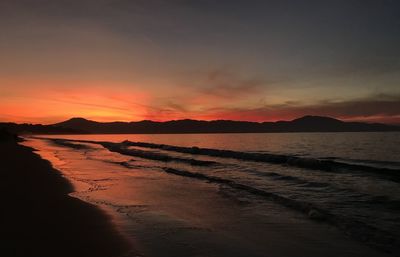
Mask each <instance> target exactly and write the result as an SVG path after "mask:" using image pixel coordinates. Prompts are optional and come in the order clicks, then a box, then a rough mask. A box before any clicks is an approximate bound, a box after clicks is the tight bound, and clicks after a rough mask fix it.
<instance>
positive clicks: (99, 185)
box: [10, 138, 396, 257]
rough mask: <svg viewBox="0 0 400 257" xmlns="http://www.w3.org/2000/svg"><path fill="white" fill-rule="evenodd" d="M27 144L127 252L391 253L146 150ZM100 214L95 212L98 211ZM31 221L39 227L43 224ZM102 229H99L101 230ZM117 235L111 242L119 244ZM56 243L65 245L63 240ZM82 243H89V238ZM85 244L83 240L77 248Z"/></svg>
mask: <svg viewBox="0 0 400 257" xmlns="http://www.w3.org/2000/svg"><path fill="white" fill-rule="evenodd" d="M58 143H60V142H58ZM23 144H24V145H27V146H30V147H34V148H35V149H38V151H37V153H38V154H39V155H40V156H41V157H42V158H44V159H47V160H49V161H50V162H51V163H52V164H53V165H54V167H55V168H56V169H57V170H59V171H60V172H61V173H62V175H63V176H64V177H65V178H67V179H68V180H69V181H70V183H71V184H72V185H73V188H74V192H72V193H71V195H72V196H73V197H76V198H78V199H81V200H84V201H85V202H88V203H90V204H93V205H96V206H97V207H99V208H100V209H102V210H103V211H104V212H105V213H106V214H107V216H108V217H109V218H110V217H111V220H112V221H113V223H112V225H113V227H114V229H115V230H116V231H118V233H119V234H120V235H122V236H123V238H121V237H112V238H113V239H117V238H118V240H121V239H122V240H126V241H128V242H129V244H130V246H131V248H130V249H131V252H126V253H125V255H124V256H138V255H139V256H155V257H158V256H160V257H166V256H168V257H169V256H171V257H173V256H215V257H219V256H237V257H249V256H254V257H261V256H268V257H274V256H277V257H278V256H279V257H302V256H332V257H333V256H349V257H351V256H371V257H372V256H376V257H379V256H393V253H392V254H388V253H385V251H381V250H378V249H375V248H374V247H371V246H368V244H364V243H363V242H360V241H358V240H355V239H354V238H353V237H352V236H351V235H350V234H348V235H346V232H345V231H343V230H341V229H338V228H337V227H335V226H332V225H331V224H329V223H327V222H325V221H324V220H318V217H317V218H316V219H313V218H310V215H307V214H304V213H301V212H297V211H295V210H293V209H292V208H288V207H287V206H283V205H282V204H280V203H279V202H275V201H274V200H273V199H269V198H265V197H260V196H259V195H255V194H253V193H252V192H246V191H243V190H238V188H234V187H232V186H231V185H229V184H227V185H224V184H220V183H217V182H218V181H216V182H213V181H207V180H201V179H200V180H198V179H193V178H191V177H186V176H180V175H176V174H173V173H168V172H166V170H165V169H164V168H165V167H163V166H164V165H166V166H167V167H168V166H169V165H171V167H172V166H173V167H175V168H176V166H174V165H175V164H172V163H173V162H171V163H170V162H167V163H165V164H163V163H162V162H160V161H159V160H152V159H151V160H149V159H144V158H143V157H144V156H142V157H139V158H137V157H132V156H127V155H121V154H120V153H116V152H112V151H109V150H107V149H105V148H103V147H101V146H98V145H96V144H90V143H86V144H85V143H79V144H78V143H77V142H62V144H57V143H55V142H54V141H49V140H42V139H35V138H27V141H25V142H23ZM17 148H20V147H17ZM22 149H24V151H26V152H27V153H28V152H29V149H27V148H23V147H22ZM134 153H136V152H134ZM153 157H154V156H153ZM35 158H37V156H36V157H35ZM182 158H183V157H182ZM19 160H20V159H19ZM180 160H181V159H180ZM10 161H11V160H10ZM15 162H16V161H14V162H13V163H15ZM46 163H47V162H46ZM168 163H170V164H168ZM47 165H48V163H47ZM177 165H178V164H177ZM179 165H180V168H183V167H186V166H184V165H186V164H182V165H183V166H182V165H181V164H179ZM179 165H178V166H179ZM193 169H195V167H193ZM203 169H204V170H205V169H211V168H210V167H203ZM214 169H216V168H215V167H214ZM291 169H292V168H291ZM219 172H222V170H220V171H219ZM57 176H58V175H57ZM247 177H248V178H250V176H248V175H247ZM42 186H43V188H45V185H44V184H42ZM66 191H67V192H70V191H68V190H66ZM47 197H48V196H47V195H44V196H41V198H43V199H46V198H47ZM35 198H37V197H35ZM75 201H78V202H79V203H80V204H83V203H82V202H81V201H79V200H75ZM83 205H84V206H86V204H83ZM90 207H93V206H92V205H90ZM21 208H22V207H21ZM43 211H45V209H44V210H43ZM71 211H72V210H71ZM64 213H68V211H67V210H65V211H64ZM79 215H80V214H79ZM96 215H98V213H97V212H95V214H94V215H93V216H96ZM88 216H90V215H89V214H88ZM107 216H104V215H103V216H101V215H100V216H99V215H98V216H97V217H98V218H99V222H100V221H103V222H104V221H107V220H108V221H109V220H110V219H109V218H108V219H107ZM27 222H28V221H27ZM30 222H33V223H35V225H34V226H37V225H36V224H39V223H36V221H30ZM28 223H29V222H28ZM56 223H57V222H56ZM63 223H64V222H63ZM100 224H103V225H104V223H101V222H100ZM108 225H110V224H109V223H108ZM67 227H68V229H69V227H70V226H67ZM92 228H96V229H97V228H99V227H98V225H93V226H92ZM100 228H101V226H100ZM103 228H104V227H103ZM108 228H110V227H108ZM62 229H63V228H60V231H61V230H62ZM115 230H114V232H115ZM77 231H79V230H77ZM111 231H112V230H111ZM71 233H72V232H71ZM101 233H102V232H101V231H100V232H96V234H97V235H98V236H100V235H101ZM114 235H115V234H114ZM86 238H88V237H85V240H86ZM101 238H102V239H104V238H103V237H101ZM85 240H83V241H85ZM118 240H117V242H116V244H112V245H114V246H118ZM107 242H108V240H107ZM57 243H58V245H54V249H63V247H65V241H64V240H62V239H61V240H57ZM83 245H85V247H86V242H85V243H82V245H81V246H82V247H83ZM88 245H89V246H90V242H88ZM99 246H101V247H105V245H104V244H101V245H99ZM132 247H133V248H134V249H135V251H133V252H132ZM94 248H96V247H94ZM113 249H115V248H113ZM117 249H120V248H117ZM79 250H81V249H80V248H79V247H78V246H77V248H76V249H74V250H73V249H71V253H73V252H74V251H77V252H79ZM96 250H97V252H96V251H95V252H91V253H90V254H89V255H90V256H106V255H101V254H105V252H104V251H103V250H99V249H96ZM86 253H87V252H86ZM108 253H110V254H111V252H110V251H109V252H108ZM394 254H396V253H394ZM73 255H74V256H77V254H75V253H74V254H73ZM109 256H118V255H115V254H111V255H109Z"/></svg>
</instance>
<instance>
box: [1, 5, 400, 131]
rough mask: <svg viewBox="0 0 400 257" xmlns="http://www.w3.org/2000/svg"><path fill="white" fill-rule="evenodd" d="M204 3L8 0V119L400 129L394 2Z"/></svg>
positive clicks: (4, 45)
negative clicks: (315, 118) (309, 123)
mask: <svg viewBox="0 0 400 257" xmlns="http://www.w3.org/2000/svg"><path fill="white" fill-rule="evenodd" d="M206 2H207V1H206ZM206 2H203V1H190V0H189V1H174V0H171V1H157V0H156V1H113V0H99V1H91V0H82V1H59V0H52V1H50V0H42V1H38V2H37V1H29V0H3V1H0V30H1V31H2V33H1V34H0V56H1V58H0V121H11V122H27V123H44V124H50V123H56V122H60V121H63V120H66V119H69V118H71V117H84V118H88V119H93V120H97V121H114V120H120V121H138V120H143V119H151V120H159V121H163V120H172V119H187V118H189V119H206V120H211V119H234V120H249V121H275V120H288V119H294V118H297V117H300V116H304V115H326V116H331V117H336V118H341V119H345V120H362V121H369V122H375V121H378V122H386V123H397V124H400V87H399V85H400V72H399V71H400V62H399V61H398V60H399V59H400V50H399V49H400V48H399V47H398V45H400V36H399V35H400V31H398V26H397V25H396V24H398V19H399V18H398V13H397V12H395V11H394V10H396V7H398V6H397V5H396V3H395V1H394V2H391V3H390V4H387V5H377V4H374V3H372V2H373V1H371V3H368V4H363V5H360V6H353V5H352V4H349V3H346V1H338V2H336V1H332V2H330V3H324V4H322V2H321V4H319V3H318V1H317V2H315V4H314V5H313V6H312V8H308V7H307V8H304V6H302V4H301V2H302V1H293V3H292V4H291V5H285V4H283V2H285V1H257V3H254V4H252V5H249V4H248V3H247V2H246V1H234V3H233V2H232V3H230V4H229V5H226V4H224V3H223V1H211V2H210V3H208V2H207V3H206ZM94 3H95V4H94ZM392 5H393V6H392ZM282 13H284V14H285V15H281V14H282ZM362 28H368V30H365V29H362Z"/></svg>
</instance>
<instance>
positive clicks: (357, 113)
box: [208, 94, 400, 123]
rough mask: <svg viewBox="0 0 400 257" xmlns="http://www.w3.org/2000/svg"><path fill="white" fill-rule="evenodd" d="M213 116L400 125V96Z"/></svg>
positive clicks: (215, 112)
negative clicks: (320, 118)
mask: <svg viewBox="0 0 400 257" xmlns="http://www.w3.org/2000/svg"><path fill="white" fill-rule="evenodd" d="M208 112H209V113H210V117H228V118H230V119H240V120H258V121H268V120H287V119H294V118H298V117H301V116H304V115H322V116H330V117H337V118H341V119H348V120H369V121H379V122H389V123H400V95H384V94H380V95H376V96H372V97H369V98H364V99H356V100H350V101H342V102H332V101H323V102H320V103H317V104H313V105H299V104H298V103H296V102H293V103H292V102H289V103H286V104H280V105H266V106H263V107H258V108H248V109H246V108H211V109H209V110H208Z"/></svg>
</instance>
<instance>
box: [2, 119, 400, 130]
mask: <svg viewBox="0 0 400 257" xmlns="http://www.w3.org/2000/svg"><path fill="white" fill-rule="evenodd" d="M0 128H6V129H7V130H9V131H11V132H15V133H33V134H136V133H137V134H168V133H268V132H360V131H400V126H394V125H386V124H380V123H362V122H345V121H341V120H338V119H334V118H330V117H321V116H304V117H301V118H298V119H294V120H292V121H277V122H248V121H232V120H213V121H202V120H189V119H185V120H172V121H165V122H156V121H149V120H144V121H137V122H97V121H92V120H87V119H84V118H72V119H69V120H66V121H63V122H60V123H56V124H52V125H32V124H15V123H0Z"/></svg>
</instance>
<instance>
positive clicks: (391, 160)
mask: <svg viewBox="0 0 400 257" xmlns="http://www.w3.org/2000/svg"><path fill="white" fill-rule="evenodd" d="M399 136H400V133H315V134H310V133H309V134H308V133H292V134H206V135H200V134H185V135H70V136H65V135H59V136H53V137H54V138H70V139H81V140H93V141H106V142H121V141H124V140H130V141H144V142H153V143H163V144H168V145H177V146H190V147H191V146H198V147H208V148H216V149H232V150H238V151H248V152H270V153H280V154H285V155H296V156H306V157H313V158H318V157H324V158H327V157H329V158H330V159H336V160H341V161H347V162H355V163H363V164H366V165H373V166H380V167H390V168H393V169H398V168H399V166H398V164H399V159H398V158H399V157H398V156H400V155H399V154H400V150H399V145H400V144H399ZM26 144H31V145H32V146H34V147H35V148H37V149H40V151H41V154H42V155H43V156H44V157H45V158H48V159H49V160H51V161H52V163H53V164H54V165H55V166H56V168H57V169H59V170H61V171H62V172H63V173H64V174H65V175H66V176H67V177H68V178H69V179H70V180H72V181H73V182H74V185H75V186H76V188H77V190H76V191H77V192H76V193H75V195H76V196H77V197H79V198H82V199H86V200H87V201H90V202H92V203H96V204H100V205H103V206H109V207H110V208H114V209H116V210H117V211H118V212H119V213H123V214H124V215H126V216H128V217H130V218H132V219H139V220H140V222H142V223H146V222H150V221H148V220H147V219H151V218H150V217H152V219H156V220H157V221H158V222H161V223H162V224H163V225H159V226H156V228H155V229H161V230H162V232H160V233H167V234H169V233H175V232H176V231H175V230H174V229H172V228H170V227H169V226H173V227H174V228H176V227H184V228H185V229H183V230H184V231H186V232H185V233H184V234H185V236H186V237H189V238H192V239H193V240H194V241H195V242H194V243H193V244H201V242H203V241H202V240H204V239H199V238H197V236H198V235H199V234H198V233H200V232H199V231H197V230H195V231H196V233H195V234H196V236H195V235H194V234H192V232H193V231H191V230H190V229H189V228H188V227H192V226H194V227H201V228H202V229H201V231H202V232H201V233H204V235H206V236H207V237H208V236H211V235H210V233H209V232H207V230H204V229H205V228H207V227H208V228H210V227H211V228H213V229H216V228H218V229H221V230H223V231H225V230H226V226H227V227H230V226H232V224H235V223H237V224H239V225H238V226H239V227H236V229H237V231H236V232H237V233H244V232H243V230H244V228H243V227H241V225H243V224H244V223H246V224H247V223H248V222H249V221H248V220H247V218H251V219H254V222H255V223H257V224H252V225H254V226H258V227H260V229H261V228H263V227H264V228H265V229H269V228H267V227H265V226H264V225H260V224H259V223H258V222H261V223H263V222H266V221H265V220H264V218H260V215H261V216H262V217H264V215H267V213H268V215H267V216H268V219H276V218H277V217H278V219H280V218H282V217H284V216H285V215H289V216H290V215H292V214H289V213H288V212H287V210H285V209H282V207H280V206H279V205H276V204H274V203H273V201H271V199H269V198H268V199H265V198H263V197H260V193H259V192H261V196H262V195H263V192H266V194H267V195H272V196H274V197H273V198H272V199H278V200H279V201H278V202H279V203H282V202H283V203H286V204H285V205H288V204H287V203H290V204H291V205H293V206H294V207H295V208H294V209H296V210H299V209H300V210H302V208H305V207H303V206H313V207H312V208H314V207H315V208H316V210H321V211H323V212H326V213H329V215H330V216H327V217H326V219H327V220H328V221H329V222H328V223H331V224H334V225H336V226H338V227H340V228H341V229H344V230H346V231H347V232H348V233H350V234H351V235H355V236H356V237H360V236H362V237H364V238H367V241H368V243H369V244H372V245H374V246H375V247H378V248H380V249H382V248H385V249H391V250H393V249H395V250H396V249H397V250H398V249H399V248H398V243H397V241H396V240H395V239H396V238H398V237H400V234H398V233H399V232H400V220H399V219H398V217H399V216H400V187H399V186H398V180H391V179H388V178H386V177H381V176H380V175H379V174H372V173H368V172H363V171H359V170H356V169H355V170H332V171H322V170H318V169H306V168H298V167H293V166H287V165H284V164H274V163H268V162H253V161H244V160H239V159H235V158H225V157H215V156H214V157H213V156H207V155H198V154H190V153H182V152H176V151H171V150H168V149H153V148H152V149H150V148H146V147H137V146H126V145H124V144H113V147H117V148H116V149H124V150H123V151H119V152H118V151H117V152H115V151H109V149H107V147H105V146H106V145H104V144H103V145H102V144H98V143H96V142H93V143H88V142H86V143H83V142H72V141H65V142H64V141H60V142H58V144H57V141H56V142H53V141H47V140H39V139H30V140H29V141H28V142H27V143H26ZM77 144H79V145H80V146H79V147H76V145H77ZM74 145H75V146H74ZM130 149H131V150H134V151H133V152H129V151H128V150H130ZM137 153H140V155H138V154H137ZM154 154H157V155H159V156H168V158H167V159H154ZM149 156H153V157H152V158H149ZM190 159H195V160H197V161H206V162H210V163H212V164H210V165H204V166H203V165H194V164H193V163H190V162H187V161H182V160H190ZM168 168H169V169H173V170H176V171H178V172H175V173H173V174H168V173H166V172H165V171H166V170H168ZM193 174H194V175H193ZM196 174H197V175H196ZM198 174H201V176H200V177H199V175H198ZM198 178H201V180H199V179H198ZM209 178H211V179H209ZM204 180H206V181H207V180H208V181H212V182H214V184H209V183H204V182H203V181H204ZM232 185H240V186H238V187H237V186H236V187H232ZM243 189H244V190H243ZM221 195H224V196H229V197H228V198H229V199H232V198H234V199H236V200H235V201H234V202H235V203H236V204H238V205H237V206H236V205H234V206H232V203H231V202H230V201H231V200H227V199H226V198H225V197H222V198H221ZM266 200H267V201H266ZM285 201H286V202H285ZM271 204H272V205H271ZM293 206H292V207H293ZM307 208H308V209H307ZM307 208H306V209H307V210H310V209H309V207H307ZM244 209H245V211H244ZM141 213H146V215H145V216H142V215H141ZM306 214H307V213H306ZM243 215H244V216H246V217H247V218H244V217H243ZM254 215H255V216H257V218H255V217H254ZM300 217H302V218H300ZM305 218H306V217H304V216H296V218H295V219H293V220H292V218H288V220H292V222H295V223H296V224H297V223H298V222H299V221H300V220H301V221H300V222H301V223H303V222H306V221H305V220H304V219H305ZM182 222H183V223H185V224H186V223H187V222H189V223H190V224H191V225H190V226H189V225H187V224H186V225H183V223H182ZM268 222H270V221H268ZM268 222H267V223H268ZM285 222H288V221H287V220H286V218H285ZM307 222H308V221H307ZM161 223H160V224H161ZM121 224H122V225H121V226H122V227H124V228H125V230H135V229H137V227H136V228H132V227H131V226H132V221H131V220H130V221H129V222H126V221H121ZM146 224H147V223H146ZM166 224H168V225H166ZM171 224H174V225H171ZM240 224H241V225H240ZM307 224H308V223H307ZM135 225H137V224H136V223H135ZM308 225H310V224H308ZM308 225H307V226H308ZM165 226H166V227H165ZM221 226H222V227H223V228H222V227H221ZM128 227H129V228H128ZM127 228H128V229H127ZM165 230H166V231H165ZM170 230H172V231H174V232H171V231H170ZM188 231H191V232H188ZM136 232H137V231H136V230H135V233H136ZM127 233H130V232H129V231H128V232H127ZM201 233H200V234H201ZM232 233H233V232H232ZM259 233H263V232H261V231H259ZM149 236H150V235H149ZM213 236H215V235H214V234H213ZM321 238H323V237H321ZM196 240H200V241H201V242H200V241H196ZM213 240H216V239H213ZM254 240H255V239H254ZM321 240H322V239H321ZM393 240H394V241H393ZM203 243H204V242H203ZM152 247H153V246H152ZM164 247H167V246H164ZM199 247H200V246H199ZM249 247H250V246H249ZM250 248H251V247H250ZM256 248H257V247H256ZM246 249H247V248H246ZM170 250H171V251H172V252H173V249H170ZM185 251H187V254H188V255H187V256H191V253H190V249H189V248H188V249H186V250H185ZM221 251H222V250H221ZM238 251H244V250H243V249H238ZM175 254H178V253H176V252H175ZM178 255H182V252H180V253H179V254H178ZM171 256H173V255H171ZM216 256H218V255H216ZM236 256H240V255H236ZM243 256H246V254H245V253H244V252H243ZM252 256H257V255H256V254H255V255H252ZM261 256H262V255H261ZM350 256H351V255H350Z"/></svg>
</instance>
